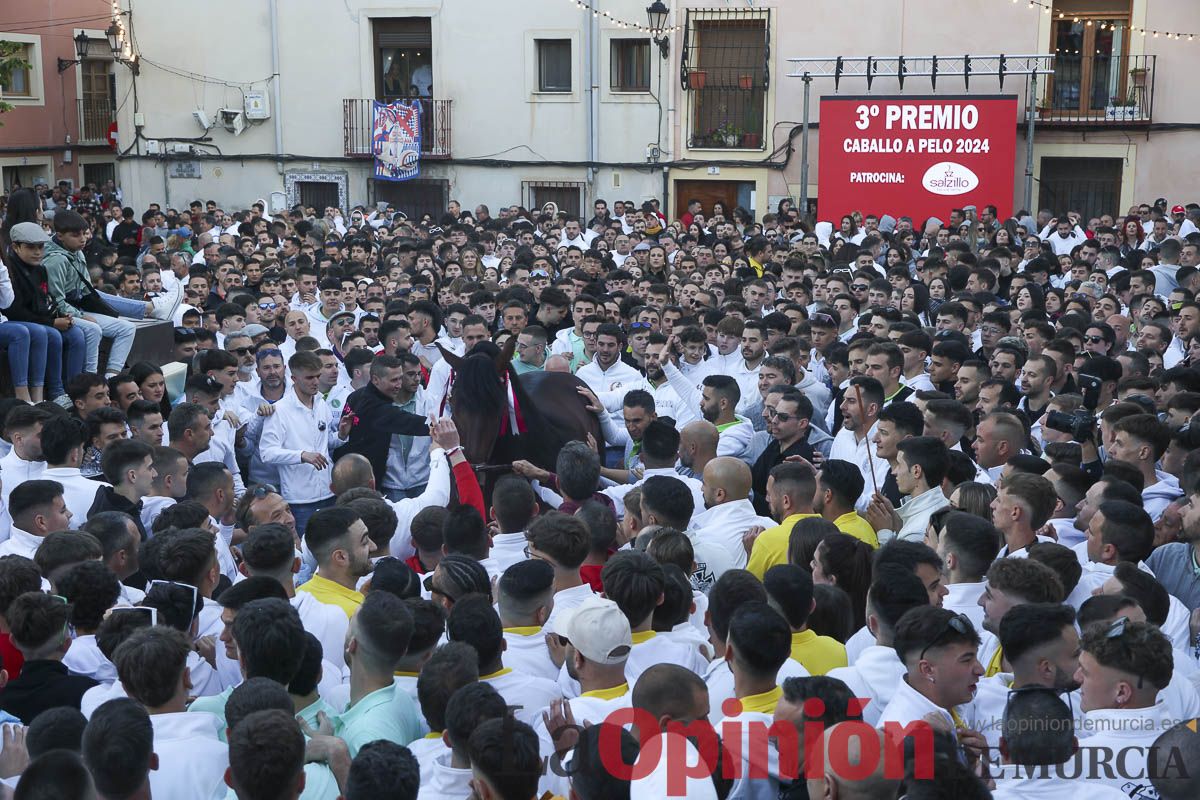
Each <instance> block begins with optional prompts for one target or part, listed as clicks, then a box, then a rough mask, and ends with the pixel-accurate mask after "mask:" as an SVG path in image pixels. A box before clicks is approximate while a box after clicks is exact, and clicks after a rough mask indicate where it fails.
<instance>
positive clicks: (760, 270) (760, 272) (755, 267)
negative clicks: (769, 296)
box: [747, 257, 763, 278]
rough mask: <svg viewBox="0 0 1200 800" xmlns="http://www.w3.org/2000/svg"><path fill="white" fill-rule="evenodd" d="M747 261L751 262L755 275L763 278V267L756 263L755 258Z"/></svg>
mask: <svg viewBox="0 0 1200 800" xmlns="http://www.w3.org/2000/svg"><path fill="white" fill-rule="evenodd" d="M747 260H748V261H749V262H750V268H751V269H753V270H754V273H755V274H756V275H757V276H758V277H760V278H761V277H762V276H763V265H762V264H760V263H758V262H757V261H755V260H754V259H753V258H749V257H748V258H747Z"/></svg>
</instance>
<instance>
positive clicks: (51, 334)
mask: <svg viewBox="0 0 1200 800" xmlns="http://www.w3.org/2000/svg"><path fill="white" fill-rule="evenodd" d="M12 324H13V325H20V326H22V327H23V328H25V330H27V331H29V352H30V359H31V360H30V367H31V369H30V372H31V373H33V374H32V375H31V376H30V381H29V382H30V385H32V386H42V385H44V386H45V387H46V399H47V400H53V399H55V398H56V397H59V396H60V395H62V393H63V371H62V355H63V340H62V334H61V333H60V332H59V331H58V329H57V328H55V327H52V326H50V325H41V324H39V323H37V322H13V323H12ZM72 327H74V326H72ZM39 352H41V353H43V354H44V356H43V361H44V363H45V367H46V371H45V383H44V384H43V383H42V376H41V375H39V374H38V372H39V370H38V364H40V363H43V361H39V360H38V358H37V353H39Z"/></svg>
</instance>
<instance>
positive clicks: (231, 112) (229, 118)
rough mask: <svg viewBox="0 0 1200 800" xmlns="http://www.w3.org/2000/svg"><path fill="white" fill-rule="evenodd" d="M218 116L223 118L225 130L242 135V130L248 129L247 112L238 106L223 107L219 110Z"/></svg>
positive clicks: (222, 123) (222, 122)
mask: <svg viewBox="0 0 1200 800" xmlns="http://www.w3.org/2000/svg"><path fill="white" fill-rule="evenodd" d="M217 117H218V119H220V120H221V125H223V126H224V127H225V130H227V131H232V133H233V135H234V136H240V135H241V134H242V131H244V130H246V112H245V111H240V110H238V109H236V108H222V109H218V110H217Z"/></svg>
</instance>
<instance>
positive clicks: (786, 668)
mask: <svg viewBox="0 0 1200 800" xmlns="http://www.w3.org/2000/svg"><path fill="white" fill-rule="evenodd" d="M700 677H702V678H704V683H705V684H707V685H708V720H709V722H711V723H712V724H713V725H716V724H717V723H719V722H720V721H721V720H722V719H724V718H725V712H724V711H722V710H721V706H722V705H724V703H725V701H726V700H728V699H730V698H732V697H735V696H736V695H735V694H734V691H733V671H732V670H730V669H729V662H727V661H725V659H723V658H718V659H716V660H714V661H710V662H709V663H708V669H707V670H705V672H704V674H703V675H701V676H700ZM807 677H809V672H808V670H806V669H805V668H804V665H803V664H801V663H800V662H799V661H797V660H796V659H794V658H789V659H788V660H787V661H784V662H783V666H782V667H780V668H779V676H778V677H777V678H776V681H778V682H779V683H781V684H782V683H783V682H784V681H785V680H787V679H788V678H807ZM717 730H718V731H720V730H721V729H720V728H719V727H718V728H717Z"/></svg>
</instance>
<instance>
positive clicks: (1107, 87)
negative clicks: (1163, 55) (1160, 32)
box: [1037, 51, 1156, 126]
mask: <svg viewBox="0 0 1200 800" xmlns="http://www.w3.org/2000/svg"><path fill="white" fill-rule="evenodd" d="M1155 58H1156V56H1145V55H1142V56H1127V55H1080V54H1077V53H1074V52H1062V51H1060V52H1058V53H1055V55H1054V74H1053V75H1051V76H1050V77H1049V78H1048V80H1047V86H1046V94H1045V96H1044V98H1043V99H1042V104H1041V105H1040V106H1039V107H1038V109H1037V115H1038V120H1039V121H1040V122H1044V123H1051V124H1055V125H1058V124H1061V125H1105V126H1117V125H1128V124H1131V123H1133V124H1139V123H1140V124H1146V123H1149V122H1150V121H1151V119H1152V118H1153V112H1154V67H1155V64H1154V62H1155Z"/></svg>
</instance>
